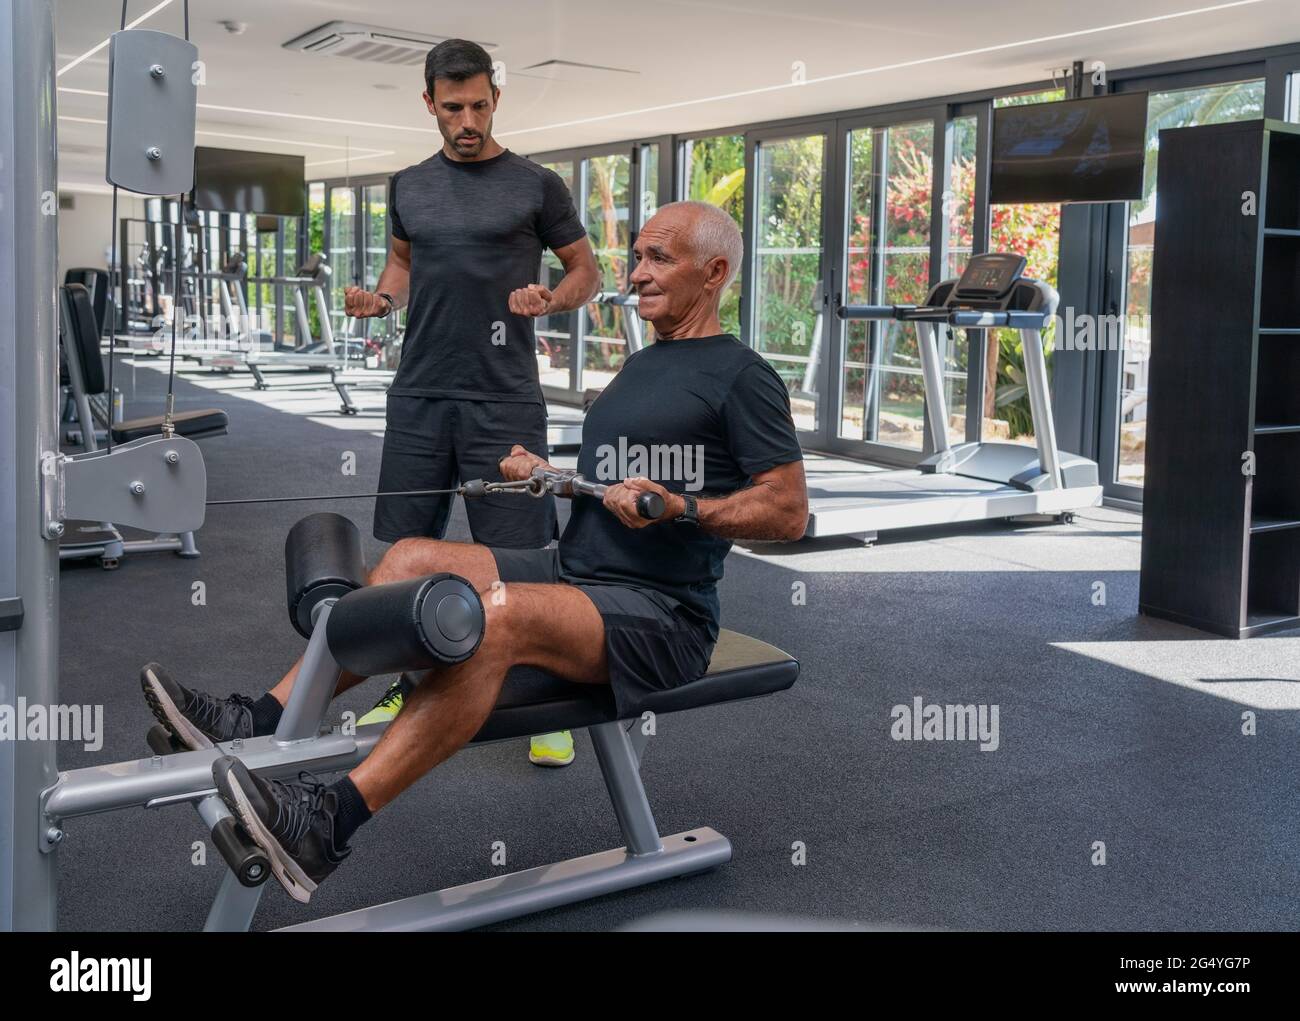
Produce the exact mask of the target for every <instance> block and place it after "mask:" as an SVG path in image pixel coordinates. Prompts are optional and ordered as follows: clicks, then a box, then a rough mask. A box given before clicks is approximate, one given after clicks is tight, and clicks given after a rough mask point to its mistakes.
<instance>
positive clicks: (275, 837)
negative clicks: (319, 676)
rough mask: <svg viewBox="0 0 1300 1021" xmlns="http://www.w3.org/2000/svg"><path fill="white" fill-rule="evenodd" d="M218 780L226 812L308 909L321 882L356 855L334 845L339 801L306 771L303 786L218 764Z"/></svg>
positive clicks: (230, 762)
mask: <svg viewBox="0 0 1300 1021" xmlns="http://www.w3.org/2000/svg"><path fill="white" fill-rule="evenodd" d="M212 779H213V780H214V781H215V782H216V785H217V793H218V794H220V795H221V800H222V801H224V802H225V803H226V807H227V808H229V809H230V811H231V813H232V814H233V815H234V816H235V818H236V819H238V820H239V821H240V822H241V823H242V824H243V826H244V830H245V831H246V832H247V833H248V835H249V837H251V838H252V840H253V842H254V843H255V844H257V846H258V847H260V848H261V849H262V850H263V851H265V852H266V855H267V857H268V858H269V859H270V861H271V871H272V872H273V873H274V874H275V878H276V879H278V880H280V884H281V885H282V886H283V887H284V888H285V889H286V890H287V891H289V896H290V897H292V898H293V899H294V900H296V901H300V902H301V903H303V904H306V903H307V902H308V901H309V900H310V899H311V895H312V892H313V891H314V890H315V889H316V887H317V886H319V885H320V883H321V881H322V880H323V879H324V878H325V877H326V876H328V875H329V874H330V873H331V872H333V871H334V870H335V869H336V868H338V866H339V863H340V862H341V861H343V859H344V858H346V857H347V856H348V855H350V854H351V853H352V849H351V848H349V847H348V846H347V845H344V846H342V847H338V846H336V845H335V843H334V816H335V815H336V814H337V812H338V795H336V794H335V793H334V792H333V791H331V790H330V789H329V788H327V787H326V786H325V785H324V784H323V783H321V782H320V781H319V780H317V779H316V777H314V776H312V774H311V773H309V772H307V771H306V770H305V769H304V770H303V771H302V772H300V773H299V774H298V782H297V783H283V782H281V781H279V780H264V779H262V777H260V776H258V775H257V774H255V773H252V772H250V771H249V769H248V767H247V766H245V765H244V764H243V763H242V762H240V761H239V760H238V759H236V758H233V757H232V756H229V755H223V756H221V757H220V758H219V759H217V760H216V761H215V762H213V763H212Z"/></svg>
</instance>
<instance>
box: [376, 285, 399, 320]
mask: <svg viewBox="0 0 1300 1021" xmlns="http://www.w3.org/2000/svg"><path fill="white" fill-rule="evenodd" d="M377 297H380V298H383V299H384V301H386V302H388V311H387V312H385V313H384V314H383V315H381V316H380V317H379V318H380V319H387V318H388V317H389V316H391V315H392V314H393V313H394V312H396V311H397V301H396V300H395V299H394V298H393V296H392V295H391V294H387V293H385V292H384V291H380V292H379V294H378V295H377Z"/></svg>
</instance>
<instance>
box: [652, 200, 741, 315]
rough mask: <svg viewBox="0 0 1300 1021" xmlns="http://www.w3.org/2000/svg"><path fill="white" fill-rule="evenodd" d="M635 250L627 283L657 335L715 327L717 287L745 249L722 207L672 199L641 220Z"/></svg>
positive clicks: (724, 285) (737, 266) (731, 272)
mask: <svg viewBox="0 0 1300 1021" xmlns="http://www.w3.org/2000/svg"><path fill="white" fill-rule="evenodd" d="M634 250H635V253H636V257H637V263H636V267H635V269H634V270H633V272H632V276H631V283H632V285H633V286H634V287H635V288H636V290H637V294H638V296H639V297H640V313H641V317H642V318H643V319H649V320H650V321H651V322H653V323H654V324H655V331H656V332H657V333H658V334H659V335H660V336H661V337H677V336H710V335H712V334H716V333H718V332H720V330H721V327H720V326H719V325H718V306H719V304H720V303H721V300H722V292H723V291H725V290H726V289H727V287H728V285H729V284H730V283H731V282H732V281H733V280H734V279H735V278H736V274H737V273H739V272H740V263H741V259H742V258H743V257H744V251H745V246H744V241H743V240H742V238H741V235H740V230H739V229H738V228H737V227H736V224H735V221H733V220H732V218H731V217H730V216H729V215H728V214H727V213H726V212H724V211H723V210H721V209H719V208H718V207H717V206H714V205H710V204H709V203H707V202H671V203H669V204H668V205H666V206H662V207H661V208H660V209H659V211H658V212H657V213H655V215H654V216H652V217H651V218H650V219H649V220H648V221H647V222H646V225H645V226H644V227H643V228H642V230H641V233H640V234H639V235H638V236H637V241H636V245H635V246H634ZM701 331H703V332H701Z"/></svg>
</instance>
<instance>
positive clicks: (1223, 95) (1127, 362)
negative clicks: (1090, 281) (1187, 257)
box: [1099, 79, 1264, 500]
mask: <svg viewBox="0 0 1300 1021" xmlns="http://www.w3.org/2000/svg"><path fill="white" fill-rule="evenodd" d="M1158 84H1159V83H1148V82H1126V83H1124V91H1130V90H1132V91H1140V90H1143V89H1145V90H1149V97H1148V100H1147V140H1146V152H1147V156H1146V169H1145V174H1144V181H1143V193H1142V198H1141V199H1139V200H1137V201H1135V202H1130V203H1127V204H1126V205H1125V206H1121V207H1119V208H1121V209H1124V210H1125V212H1124V213H1123V214H1122V215H1123V232H1124V246H1123V253H1122V256H1121V258H1122V265H1121V267H1120V270H1119V272H1118V273H1114V274H1112V276H1113V277H1114V278H1116V279H1117V280H1118V281H1119V284H1120V288H1121V289H1122V293H1121V294H1120V295H1118V296H1117V300H1114V301H1113V305H1112V307H1114V308H1115V309H1116V310H1117V311H1120V312H1121V313H1122V316H1121V318H1120V321H1119V323H1118V329H1117V330H1116V331H1114V332H1116V333H1118V338H1106V340H1107V342H1108V343H1110V344H1114V343H1115V342H1116V339H1117V341H1118V347H1119V350H1118V351H1117V352H1115V353H1108V355H1107V358H1108V362H1107V379H1106V393H1107V397H1106V399H1107V402H1108V403H1107V409H1108V411H1107V414H1106V415H1105V416H1104V418H1103V422H1102V429H1103V436H1102V444H1101V460H1102V462H1103V464H1102V467H1103V469H1104V470H1105V471H1106V474H1107V477H1108V481H1109V486H1108V490H1107V491H1108V495H1114V496H1118V497H1121V498H1129V499H1139V500H1140V499H1141V492H1142V490H1141V487H1142V485H1143V482H1144V480H1145V475H1146V472H1145V462H1146V400H1147V366H1148V364H1149V361H1150V357H1151V327H1152V321H1151V273H1152V268H1153V266H1154V264H1155V260H1156V259H1157V258H1158V253H1157V252H1156V251H1155V221H1156V202H1157V195H1156V171H1157V167H1158V164H1159V133H1160V131H1162V130H1163V129H1165V128H1181V127H1191V126H1193V125H1198V124H1221V123H1224V122H1227V121H1239V120H1252V119H1255V118H1258V117H1261V116H1262V115H1263V111H1264V80H1263V79H1253V80H1249V81H1238V82H1221V83H1215V84H1207V85H1195V86H1190V87H1186V88H1167V87H1166V88H1164V89H1161V88H1159V87H1158ZM1100 340H1101V338H1100V337H1099V341H1100Z"/></svg>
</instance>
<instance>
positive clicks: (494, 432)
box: [344, 39, 599, 549]
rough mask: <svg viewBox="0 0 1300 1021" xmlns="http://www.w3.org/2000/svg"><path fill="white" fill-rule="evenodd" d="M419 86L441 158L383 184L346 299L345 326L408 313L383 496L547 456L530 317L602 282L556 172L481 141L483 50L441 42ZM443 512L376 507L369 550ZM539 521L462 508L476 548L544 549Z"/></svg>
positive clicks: (392, 395) (494, 93) (545, 537)
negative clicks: (383, 241)
mask: <svg viewBox="0 0 1300 1021" xmlns="http://www.w3.org/2000/svg"><path fill="white" fill-rule="evenodd" d="M424 80H425V86H426V89H427V91H426V92H425V93H424V102H425V105H426V106H427V107H428V109H429V112H430V113H431V114H433V115H434V117H435V118H437V121H438V130H439V131H440V132H441V133H442V137H443V146H442V148H441V149H440V150H439V151H438V152H437V153H435V154H434V155H433V156H431V157H430V158H429V159H427V160H425V161H424V162H423V163H420V164H417V165H416V166H413V167H407V168H406V169H405V170H403V171H400V172H399V173H397V174H394V175H393V178H392V180H391V182H390V183H389V188H388V215H389V218H390V221H391V223H392V242H391V245H392V247H391V250H390V252H389V256H388V263H387V265H385V266H384V272H383V274H382V275H381V276H380V278H379V284H378V286H377V288H376V290H375V291H374V292H373V293H372V292H370V291H365V290H362V289H361V288H359V287H350V288H348V289H347V291H346V292H345V305H344V307H345V309H346V311H347V314H348V315H351V316H386V315H391V314H392V313H393V312H394V311H395V310H397V309H400V308H403V307H405V308H406V309H407V318H406V339H405V341H404V342H403V344H402V360H401V364H400V366H399V367H398V370H397V374H396V376H395V378H394V379H393V385H392V386H391V387H390V388H389V391H388V414H387V419H388V421H387V429H386V431H385V433H384V452H383V460H382V463H381V466H380V472H379V489H380V491H381V492H392V491H400V490H412V489H450V488H452V487H454V486H457V485H459V484H460V482H461V481H463V480H465V479H475V478H482V479H500V478H501V474H500V471H499V469H498V467H497V464H498V462H499V461H500V460H501V459H502V458H503V457H505V456H506V455H507V454H509V452H510V449H511V447H512V446H513V445H514V444H516V443H522V444H523V445H524V446H526V447H528V449H530V450H532V449H538V450H545V448H546V402H545V400H544V399H543V397H542V388H541V382H540V381H539V379H538V375H537V358H536V355H535V353H534V352H535V348H536V339H535V337H534V334H533V319H534V318H535V317H537V316H545V315H552V314H555V313H558V312H568V311H570V310H572V309H575V308H580V307H581V306H582V305H583V304H585V303H586V302H587V301H589V300H590V299H591V298H592V296H593V295H594V294H595V293H596V291H597V288H598V286H599V271H598V270H597V267H596V257H595V255H594V254H593V253H592V250H591V245H590V244H589V243H588V241H587V232H586V230H584V229H583V226H582V223H581V221H580V220H579V219H578V215H577V213H576V212H575V210H574V208H573V200H572V199H571V198H570V197H569V189H568V188H567V187H566V186H565V184H564V182H563V181H562V180H561V179H560V177H559V175H557V174H555V173H554V172H552V171H550V170H547V169H546V168H545V167H541V166H539V165H538V164H536V163H533V162H532V161H530V160H526V159H524V158H523V157H522V156H516V155H515V154H514V153H512V152H510V151H509V150H508V149H504V148H502V146H501V145H500V144H499V143H498V142H497V141H496V140H495V139H493V137H492V116H493V114H494V113H495V112H496V108H497V100H498V98H499V96H500V90H499V89H498V88H497V87H496V85H495V84H494V83H493V80H492V61H491V59H490V58H489V57H488V54H487V51H486V50H484V49H483V48H482V47H481V46H479V45H478V44H477V43H473V42H469V41H467V40H464V39H448V40H447V41H446V42H443V43H440V44H438V45H437V46H435V47H434V48H433V49H432V50H430V51H429V55H428V57H427V58H426V59H425V62H424ZM543 248H550V249H551V250H552V251H554V252H555V254H556V255H557V256H558V257H559V259H560V261H561V262H562V263H563V264H564V279H563V280H561V281H560V283H559V284H558V285H557V286H556V288H555V290H554V291H550V290H547V289H546V288H545V287H542V286H541V285H540V284H538V283H537V282H536V281H537V276H538V272H539V270H540V267H541V261H542V251H543ZM533 444H537V447H536V448H534V447H533V446H532V445H533ZM451 507H452V497H451V496H450V495H446V496H428V497H387V498H380V499H379V500H378V501H377V502H376V504H375V521H374V534H375V538H377V539H380V540H383V541H384V542H396V541H397V540H399V539H404V538H407V537H408V536H412V537H420V538H433V539H441V538H442V537H443V535H444V534H445V532H446V530H447V520H448V518H449V517H450V514H451ZM537 511H538V508H537V507H525V506H523V505H521V504H520V502H519V501H518V500H512V499H511V497H510V496H508V495H506V496H495V497H488V498H486V499H482V500H475V501H473V502H472V503H467V504H466V513H467V515H468V517H469V528H470V533H471V535H472V536H473V538H474V541H475V542H481V543H485V544H488V545H491V546H499V547H507V548H514V549H536V548H539V547H542V546H545V545H546V544H547V543H549V542H550V541H551V540H552V539H554V538H555V537H556V534H557V533H556V522H555V504H554V501H553V500H552V499H551V498H549V497H548V498H547V506H546V508H545V510H544V512H543V513H541V514H539V513H537Z"/></svg>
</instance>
